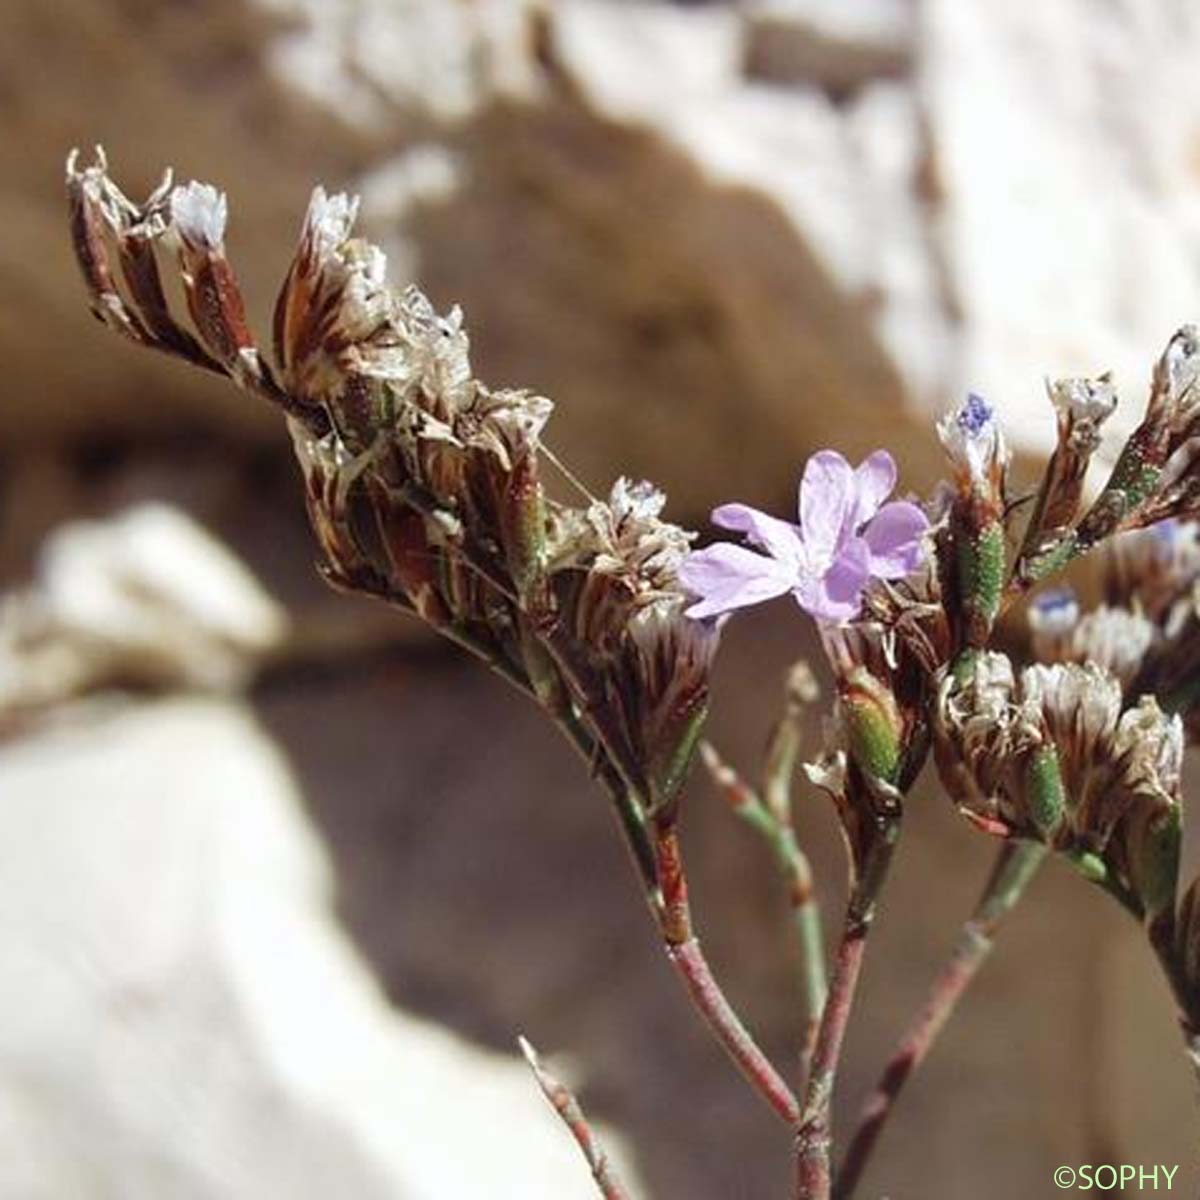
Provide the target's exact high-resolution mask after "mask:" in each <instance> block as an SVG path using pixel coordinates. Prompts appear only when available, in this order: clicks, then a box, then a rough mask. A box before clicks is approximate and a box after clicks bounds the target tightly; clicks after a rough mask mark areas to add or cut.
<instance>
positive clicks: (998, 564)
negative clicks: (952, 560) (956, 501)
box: [956, 521, 1006, 646]
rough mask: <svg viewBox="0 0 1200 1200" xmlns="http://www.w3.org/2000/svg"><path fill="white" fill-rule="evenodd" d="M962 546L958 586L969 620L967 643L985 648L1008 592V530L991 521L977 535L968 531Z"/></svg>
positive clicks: (961, 536)
mask: <svg viewBox="0 0 1200 1200" xmlns="http://www.w3.org/2000/svg"><path fill="white" fill-rule="evenodd" d="M956 541H957V544H958V586H959V594H960V599H961V602H962V606H963V610H964V612H965V614H966V618H967V630H966V632H967V643H968V645H971V646H984V645H986V644H987V639H988V636H989V635H990V633H991V631H992V625H993V623H994V622H995V620H996V614H997V613H998V612H999V611H1000V596H1001V593H1002V592H1003V590H1004V571H1005V565H1006V564H1005V559H1006V554H1005V546H1004V527H1003V525H1001V523H1000V522H999V521H990V522H989V523H988V524H986V525H984V526H983V527H982V528H981V529H979V530H978V531H977V532H975V533H970V532H968V531H967V530H966V529H964V530H963V531H962V533H961V534H960V536H959V537H958V538H957V539H956Z"/></svg>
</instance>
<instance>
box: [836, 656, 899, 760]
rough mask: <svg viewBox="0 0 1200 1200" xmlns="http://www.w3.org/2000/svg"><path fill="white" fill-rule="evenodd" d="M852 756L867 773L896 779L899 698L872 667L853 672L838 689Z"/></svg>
mask: <svg viewBox="0 0 1200 1200" xmlns="http://www.w3.org/2000/svg"><path fill="white" fill-rule="evenodd" d="M838 699H839V702H840V704H841V708H842V713H843V718H844V720H845V725H846V733H847V741H848V744H849V748H850V757H851V758H852V759H853V760H854V761H855V763H857V764H858V767H859V768H860V770H862V771H864V772H865V773H866V774H867V775H870V776H874V777H875V778H876V779H882V780H883V781H884V782H886V783H892V782H894V780H895V778H896V773H897V770H898V768H899V765H900V747H901V737H902V734H903V728H904V723H903V720H902V718H901V716H900V710H899V708H898V707H897V705H896V698H895V696H894V695H893V694H892V692H891V691H890V690H889V689H888V688H887V687H885V686H884V685H883V684H882V683H880V682H879V680H878V679H876V678H875V676H874V675H872V674H871V673H870V672H869V671H865V670H857V671H854V672H852V673H851V675H850V676H849V677H848V678H847V680H846V681H845V683H844V684H843V685H842V689H841V691H840V693H839V697H838Z"/></svg>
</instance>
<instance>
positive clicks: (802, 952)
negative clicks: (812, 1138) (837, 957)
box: [700, 723, 829, 1062]
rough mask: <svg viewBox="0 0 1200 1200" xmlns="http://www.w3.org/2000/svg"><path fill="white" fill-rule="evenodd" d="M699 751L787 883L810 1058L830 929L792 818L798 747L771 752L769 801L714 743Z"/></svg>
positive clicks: (766, 789) (825, 991)
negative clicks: (735, 768) (818, 899)
mask: <svg viewBox="0 0 1200 1200" xmlns="http://www.w3.org/2000/svg"><path fill="white" fill-rule="evenodd" d="M781 724H782V723H781ZM773 744H774V745H777V744H778V739H777V738H776V739H773ZM797 748H798V744H797ZM700 754H701V758H702V759H703V761H704V765H705V766H706V767H707V768H708V771H709V774H710V775H711V776H712V778H713V781H714V782H715V783H716V785H717V787H718V789H719V790H720V791H721V794H722V795H723V796H724V798H725V800H726V802H727V803H728V805H729V807H730V809H731V810H732V811H733V813H734V815H735V816H737V817H739V818H740V819H741V820H743V821H745V822H746V824H747V825H749V826H750V827H751V828H752V829H753V830H754V831H755V832H756V833H758V834H759V836H760V837H762V839H763V841H764V842H765V843H766V845H767V847H768V848H769V850H770V852H771V856H772V857H773V858H774V860H775V864H776V866H777V867H778V869H779V871H780V874H781V875H782V876H783V878H784V881H785V882H786V884H787V888H788V903H789V907H790V910H791V924H792V929H793V931H794V934H795V941H796V946H797V947H798V950H799V955H798V970H799V980H800V991H801V995H802V997H803V1003H804V1032H803V1039H802V1055H803V1059H804V1061H805V1062H807V1059H808V1057H809V1055H810V1054H811V1053H812V1048H813V1042H814V1041H815V1039H816V1034H817V1027H818V1025H819V1024H820V1021H821V1012H822V1011H823V1010H824V1008H825V999H826V996H827V995H828V991H829V985H828V980H827V977H826V969H825V932H824V926H823V922H822V920H821V906H820V904H819V903H818V901H817V896H816V891H815V890H814V888H813V874H812V866H811V864H810V863H809V861H808V856H807V855H806V854H805V853H804V851H803V850H802V849H801V848H800V843H799V841H798V840H797V838H796V831H795V829H794V828H793V827H792V825H791V822H790V819H789V818H790V811H791V798H790V796H791V785H790V774H791V771H792V769H793V767H794V765H795V757H796V754H795V751H794V750H793V751H792V752H791V753H790V754H786V753H770V752H769V753H768V760H767V762H768V766H767V774H766V779H765V781H764V785H763V795H764V796H765V797H768V800H767V801H764V800H763V799H760V798H759V795H758V793H756V792H755V791H754V789H753V788H751V787H749V786H748V785H747V784H746V783H745V782H744V780H743V779H742V778H741V777H740V776H739V775H738V774H737V772H736V771H734V770H733V768H732V767H730V766H729V765H728V764H727V763H725V762H724V761H723V760H722V759H721V758H720V756H719V755H718V754H717V752H716V750H714V749H713V747H712V746H711V745H710V744H709V743H707V742H705V743H703V744H702V745H701V747H700ZM785 773H786V775H787V777H788V781H787V783H786V784H785V783H784V782H783V776H784V775H785ZM785 822H786V823H785Z"/></svg>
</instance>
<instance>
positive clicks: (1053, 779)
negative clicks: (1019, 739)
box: [1025, 746, 1065, 842]
mask: <svg viewBox="0 0 1200 1200" xmlns="http://www.w3.org/2000/svg"><path fill="white" fill-rule="evenodd" d="M1025 788H1026V797H1027V803H1028V806H1029V819H1030V820H1031V821H1032V822H1033V825H1034V828H1036V829H1037V831H1038V833H1039V834H1041V836H1042V840H1043V841H1046V842H1052V841H1053V840H1054V837H1055V834H1057V833H1058V830H1059V828H1060V827H1061V826H1062V821H1063V810H1064V808H1065V801H1064V798H1063V782H1062V772H1061V771H1060V770H1059V765H1058V751H1057V750H1056V749H1055V747H1054V746H1042V747H1040V748H1039V749H1037V750H1035V751H1034V752H1033V753H1032V754H1031V755H1030V756H1029V762H1028V763H1027V764H1026V767H1025Z"/></svg>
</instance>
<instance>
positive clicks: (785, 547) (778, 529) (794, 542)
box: [712, 504, 802, 564]
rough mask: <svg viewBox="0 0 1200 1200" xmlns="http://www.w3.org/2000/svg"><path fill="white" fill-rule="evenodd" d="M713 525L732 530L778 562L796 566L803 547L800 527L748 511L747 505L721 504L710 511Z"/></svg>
mask: <svg viewBox="0 0 1200 1200" xmlns="http://www.w3.org/2000/svg"><path fill="white" fill-rule="evenodd" d="M712 522H713V524H714V525H719V526H720V527H721V528H722V529H732V530H734V531H735V532H737V533H740V534H742V535H743V536H744V537H745V538H746V540H747V541H748V542H750V543H751V544H752V545H755V546H761V547H762V549H764V550H765V551H766V552H767V553H768V554H770V555H771V556H772V557H773V558H777V559H779V560H780V561H781V562H784V563H787V564H796V563H799V561H800V556H801V553H802V544H801V542H800V530H799V527H798V526H796V525H792V524H791V523H790V522H788V521H781V520H780V519H779V518H778V517H773V516H771V515H770V513H765V512H762V511H761V510H759V509H757V508H751V507H750V505H748V504H722V505H721V506H720V507H719V508H714V509H713V512H712Z"/></svg>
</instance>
